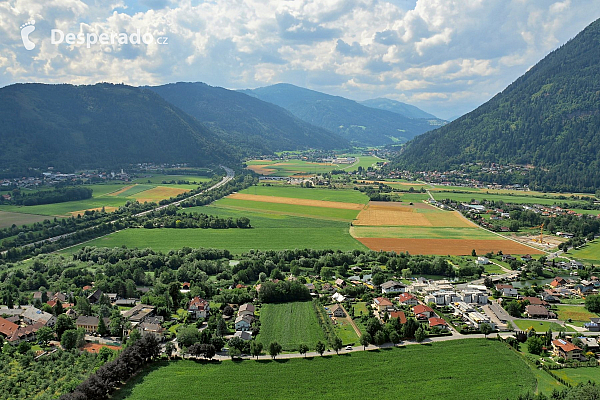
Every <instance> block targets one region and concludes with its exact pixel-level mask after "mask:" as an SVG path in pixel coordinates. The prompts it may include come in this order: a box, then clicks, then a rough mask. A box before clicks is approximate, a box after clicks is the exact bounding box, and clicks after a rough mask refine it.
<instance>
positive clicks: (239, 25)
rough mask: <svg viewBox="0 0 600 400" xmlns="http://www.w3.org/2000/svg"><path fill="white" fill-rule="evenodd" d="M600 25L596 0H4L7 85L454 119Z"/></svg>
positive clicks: (1, 28) (1, 51)
mask: <svg viewBox="0 0 600 400" xmlns="http://www.w3.org/2000/svg"><path fill="white" fill-rule="evenodd" d="M152 7H153V8H154V9H152ZM598 17H600V9H598V7H596V4H595V1H594V0H579V1H577V2H573V1H571V0H562V1H556V0H554V1H547V0H530V1H523V0H418V1H415V0H387V1H386V0H285V1H283V0H282V1H263V0H213V1H210V2H196V1H191V0H186V1H173V0H137V1H135V2H130V1H127V0H113V1H111V2H101V1H93V0H47V1H43V2H42V1H39V0H7V1H3V2H2V3H0V37H1V38H2V39H0V85H7V84H10V83H13V82H18V81H19V82H22V81H42V82H72V83H94V82H98V81H112V82H124V83H128V84H133V85H145V84H160V83H166V82H173V81H178V80H186V81H194V80H198V81H205V82H207V83H209V84H213V85H221V86H225V87H229V88H243V87H257V86H261V85H267V84H271V83H275V82H282V81H288V82H290V83H294V84H298V85H306V86H310V87H311V88H313V89H316V90H324V91H327V92H330V93H332V94H338V95H346V96H349V97H353V98H357V99H364V98H367V97H375V96H387V97H390V98H395V99H402V101H407V102H413V103H415V105H418V106H421V107H423V108H424V109H426V110H428V111H430V112H434V113H439V114H441V115H442V116H446V117H449V116H450V115H451V114H458V113H460V112H465V111H468V110H470V109H472V108H474V107H476V106H477V105H479V104H481V103H482V102H484V101H486V100H487V99H488V98H489V97H491V96H493V95H494V94H495V93H496V92H498V91H500V90H502V89H503V88H504V87H506V86H507V85H508V84H509V83H511V82H512V81H513V80H514V79H516V78H517V77H518V76H519V75H521V74H522V73H523V72H525V71H526V69H527V68H529V67H530V66H531V65H533V64H534V63H536V62H537V61H539V60H540V59H541V58H542V57H543V56H544V55H546V54H547V53H548V52H549V51H551V50H553V49H554V48H556V47H557V46H559V45H560V44H562V43H565V42H566V41H567V40H568V39H570V38H571V37H573V36H574V35H575V34H576V33H577V32H578V31H580V30H581V29H583V28H584V27H585V26H586V25H587V24H589V23H590V22H592V21H593V20H594V19H596V18H598ZM32 18H33V19H35V20H36V30H35V31H34V33H32V35H31V39H32V40H33V41H34V42H35V43H36V48H35V49H34V50H33V51H26V50H25V49H24V48H23V47H22V44H21V38H20V34H19V26H20V25H21V24H23V23H24V22H26V21H28V20H30V19H32ZM52 28H60V29H62V30H64V31H65V32H74V33H77V32H80V31H81V32H87V31H91V32H113V31H114V32H132V31H135V30H136V29H140V30H141V31H142V32H146V31H148V32H150V33H152V34H153V35H154V36H155V37H158V36H167V37H168V38H169V39H168V43H169V44H168V45H164V46H160V45H157V44H152V45H148V46H145V45H142V46H125V45H118V44H117V45H107V46H92V48H90V49H87V48H85V47H81V46H67V45H64V44H63V45H59V46H55V45H52V44H50V43H49V36H50V35H49V32H50V29H52Z"/></svg>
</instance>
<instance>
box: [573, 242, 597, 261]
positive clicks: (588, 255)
mask: <svg viewBox="0 0 600 400" xmlns="http://www.w3.org/2000/svg"><path fill="white" fill-rule="evenodd" d="M569 255H570V256H571V257H574V258H578V259H580V260H582V261H587V262H591V263H594V264H600V240H599V239H596V240H594V241H592V242H589V243H586V244H585V245H583V246H582V247H580V248H579V249H578V250H569Z"/></svg>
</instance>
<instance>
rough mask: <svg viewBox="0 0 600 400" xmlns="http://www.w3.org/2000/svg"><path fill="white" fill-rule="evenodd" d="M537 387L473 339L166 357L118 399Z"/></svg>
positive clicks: (507, 391)
mask: <svg viewBox="0 0 600 400" xmlns="http://www.w3.org/2000/svg"><path fill="white" fill-rule="evenodd" d="M227 376H229V377H235V379H223V377H227ZM508 382H509V383H510V384H507V383H508ZM535 388H536V379H535V376H534V374H533V373H532V371H531V370H530V368H529V367H528V365H527V364H525V362H524V361H523V360H521V358H520V357H519V356H518V355H517V354H515V353H514V352H512V351H511V350H509V349H508V348H507V347H506V346H505V345H503V344H501V343H499V342H496V341H492V340H483V339H467V340H456V341H449V342H443V343H435V344H433V345H428V346H407V347H405V348H397V349H390V350H380V351H375V352H357V353H352V354H348V355H341V356H336V355H333V356H330V357H316V358H309V359H292V360H281V361H260V362H256V361H243V362H232V361H224V362H222V363H196V362H194V361H176V362H170V363H167V362H162V363H158V364H155V365H153V366H151V367H149V368H148V369H147V370H145V371H144V372H142V373H140V374H138V375H137V376H136V377H135V378H133V379H132V381H131V382H130V383H129V384H127V385H126V386H125V387H124V388H123V389H121V390H119V391H118V393H117V394H116V396H114V398H115V399H131V400H136V399H145V400H146V399H163V398H168V397H171V396H173V394H174V393H176V394H177V398H178V399H179V400H187V399H196V398H198V394H199V393H202V397H206V398H219V399H238V398H239V396H240V393H243V397H245V398H261V399H335V400H337V399H344V398H351V399H372V398H402V399H423V398H428V399H461V400H462V399H465V400H466V399H507V398H508V399H514V398H516V397H518V396H519V395H520V394H525V393H527V392H533V391H534V390H535Z"/></svg>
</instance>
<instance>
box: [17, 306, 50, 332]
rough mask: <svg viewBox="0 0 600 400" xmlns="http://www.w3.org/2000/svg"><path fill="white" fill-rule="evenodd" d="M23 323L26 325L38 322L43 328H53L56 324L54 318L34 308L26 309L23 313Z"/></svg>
mask: <svg viewBox="0 0 600 400" xmlns="http://www.w3.org/2000/svg"><path fill="white" fill-rule="evenodd" d="M23 321H25V323H26V324H28V325H33V324H35V323H37V322H39V323H42V324H44V326H49V327H53V326H54V324H55V323H56V317H55V316H54V315H52V314H50V313H47V312H45V311H42V310H38V309H37V308H35V307H27V308H26V309H25V312H24V313H23Z"/></svg>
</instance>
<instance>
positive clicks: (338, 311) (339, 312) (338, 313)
mask: <svg viewBox="0 0 600 400" xmlns="http://www.w3.org/2000/svg"><path fill="white" fill-rule="evenodd" d="M330 311H331V313H332V314H333V316H334V317H336V318H346V313H345V312H344V309H343V308H342V306H341V305H339V304H334V305H333V306H332V307H331V309H330Z"/></svg>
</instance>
